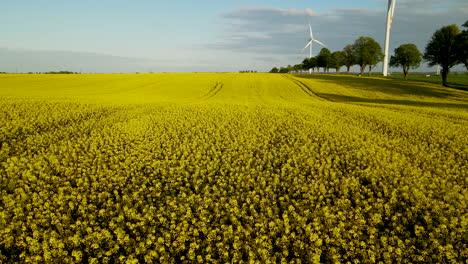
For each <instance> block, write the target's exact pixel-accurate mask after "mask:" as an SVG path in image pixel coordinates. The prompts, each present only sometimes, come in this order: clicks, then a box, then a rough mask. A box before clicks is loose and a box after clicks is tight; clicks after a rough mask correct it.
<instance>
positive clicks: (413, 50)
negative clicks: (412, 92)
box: [390, 44, 422, 80]
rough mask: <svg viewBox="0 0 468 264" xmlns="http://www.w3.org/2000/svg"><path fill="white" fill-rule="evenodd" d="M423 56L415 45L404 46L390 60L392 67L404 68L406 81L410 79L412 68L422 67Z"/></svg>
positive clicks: (396, 50) (397, 49)
mask: <svg viewBox="0 0 468 264" xmlns="http://www.w3.org/2000/svg"><path fill="white" fill-rule="evenodd" d="M421 60H422V54H421V52H420V51H419V50H418V47H416V45H414V44H403V45H401V46H400V47H398V48H396V49H395V55H394V56H392V57H391V58H390V66H391V67H402V68H403V74H404V75H405V80H407V79H408V72H409V70H410V68H412V69H415V68H417V67H419V65H421Z"/></svg>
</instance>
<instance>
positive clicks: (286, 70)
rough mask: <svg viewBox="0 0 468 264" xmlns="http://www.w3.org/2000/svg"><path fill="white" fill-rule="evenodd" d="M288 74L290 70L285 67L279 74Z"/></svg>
mask: <svg viewBox="0 0 468 264" xmlns="http://www.w3.org/2000/svg"><path fill="white" fill-rule="evenodd" d="M288 72H289V69H288V68H285V67H281V68H280V70H279V73H288Z"/></svg>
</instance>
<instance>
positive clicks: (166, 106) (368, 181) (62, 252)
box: [0, 73, 468, 263]
mask: <svg viewBox="0 0 468 264" xmlns="http://www.w3.org/2000/svg"><path fill="white" fill-rule="evenodd" d="M335 78H340V77H335ZM338 80H339V79H338ZM366 81H368V82H369V84H368V85H366V86H362V87H361V86H353V87H351V86H350V85H349V82H346V81H336V82H331V81H329V80H323V79H314V78H303V77H301V76H292V75H280V74H234V73H217V74H215V73H190V74H188V73H187V74H169V73H168V74H112V75H111V74H109V75H99V74H95V75H86V74H82V75H19V74H11V75H8V74H5V75H0V177H1V178H0V263H16V262H23V263H338V262H349V263H377V262H381V263H399V262H413V263H422V262H424V263H441V262H442V263H446V262H451V263H457V262H459V263H463V262H464V261H466V259H468V188H467V187H468V137H467V135H468V92H464V91H459V90H453V89H449V88H440V87H438V86H434V85H429V84H427V85H426V84H424V87H420V86H421V84H411V83H409V84H407V85H406V84H405V85H406V86H402V85H400V84H399V83H398V82H397V81H392V80H378V79H369V80H366ZM373 83H375V84H381V83H384V84H385V86H388V90H379V91H377V90H375V89H372V88H370V87H372V84H373ZM436 91H437V94H444V96H434V94H435V93H436ZM356 98H359V100H358V99H356ZM351 99H352V100H351Z"/></svg>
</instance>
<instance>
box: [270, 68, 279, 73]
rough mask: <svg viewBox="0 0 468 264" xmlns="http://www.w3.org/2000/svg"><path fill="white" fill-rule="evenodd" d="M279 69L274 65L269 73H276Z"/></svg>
mask: <svg viewBox="0 0 468 264" xmlns="http://www.w3.org/2000/svg"><path fill="white" fill-rule="evenodd" d="M278 72H279V70H278V68H276V67H273V69H271V70H270V73H278Z"/></svg>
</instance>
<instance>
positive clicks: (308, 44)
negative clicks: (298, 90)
mask: <svg viewBox="0 0 468 264" xmlns="http://www.w3.org/2000/svg"><path fill="white" fill-rule="evenodd" d="M309 32H310V39H309V42H308V43H307V45H306V46H305V47H304V48H303V49H302V51H304V50H305V49H307V47H309V59H310V58H312V44H313V43H314V42H316V43H318V44H320V45H322V46H324V47H326V46H327V45H325V44H323V43H322V42H320V41H318V40H316V39H314V33H313V32H312V26H311V25H310V23H309ZM309 73H312V69H309Z"/></svg>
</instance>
